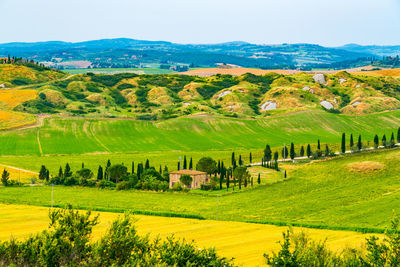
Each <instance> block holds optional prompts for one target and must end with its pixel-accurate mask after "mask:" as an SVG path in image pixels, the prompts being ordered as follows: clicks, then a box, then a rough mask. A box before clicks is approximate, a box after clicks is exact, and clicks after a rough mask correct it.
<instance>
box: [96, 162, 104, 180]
mask: <svg viewBox="0 0 400 267" xmlns="http://www.w3.org/2000/svg"><path fill="white" fill-rule="evenodd" d="M97 180H103V167H101V166H100V165H99V168H98V169H97Z"/></svg>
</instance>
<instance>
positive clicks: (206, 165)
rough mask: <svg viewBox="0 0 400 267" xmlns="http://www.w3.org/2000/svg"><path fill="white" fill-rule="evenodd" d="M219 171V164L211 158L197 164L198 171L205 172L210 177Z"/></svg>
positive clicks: (204, 158)
mask: <svg viewBox="0 0 400 267" xmlns="http://www.w3.org/2000/svg"><path fill="white" fill-rule="evenodd" d="M216 169H217V162H216V161H215V160H213V159H212V158H210V157H203V158H201V159H200V160H199V162H197V165H196V170H198V171H203V172H206V173H208V174H209V175H211V174H213V173H214V172H215V170H216Z"/></svg>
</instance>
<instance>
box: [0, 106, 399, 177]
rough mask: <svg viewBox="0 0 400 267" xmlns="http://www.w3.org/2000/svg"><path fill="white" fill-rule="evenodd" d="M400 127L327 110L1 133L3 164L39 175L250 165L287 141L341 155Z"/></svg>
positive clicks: (54, 125) (54, 123)
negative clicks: (115, 165)
mask: <svg viewBox="0 0 400 267" xmlns="http://www.w3.org/2000/svg"><path fill="white" fill-rule="evenodd" d="M399 126H400V111H392V112H385V113H380V114H374V115H366V116H358V117H353V116H345V115H336V114H330V113H326V112H323V111H310V112H300V113H294V114H289V115H284V116H276V117H270V118H267V119H234V118H224V117H213V116H197V117H182V118H177V119H170V120H167V121H157V122H148V121H136V120H123V119H122V120H121V119H114V120H111V119H80V118H49V119H46V120H45V123H44V126H42V127H40V128H31V129H26V130H19V131H3V132H1V133H0V142H1V143H2V148H1V150H0V154H1V155H2V157H1V158H0V163H3V164H7V165H13V166H18V167H23V168H27V169H30V170H34V171H37V170H38V169H39V167H40V165H41V164H46V165H47V166H49V168H50V169H51V170H53V171H55V170H57V168H58V167H59V166H60V165H64V164H65V163H66V162H70V163H72V164H73V165H75V166H76V167H78V166H80V164H81V163H82V162H85V163H87V164H89V165H88V166H89V167H92V168H97V166H98V165H99V164H104V162H106V161H107V159H111V160H112V161H114V162H124V163H126V164H128V165H130V163H131V161H135V162H140V161H142V162H143V161H145V160H146V159H147V158H149V159H150V160H151V161H152V163H153V164H155V165H156V166H158V165H160V164H162V165H168V166H169V167H172V168H175V167H176V162H177V161H178V159H179V156H183V155H187V156H188V157H193V158H194V160H195V161H196V160H198V159H199V158H201V157H202V156H205V155H209V156H212V157H214V158H215V159H221V160H226V162H229V158H230V155H231V152H232V151H235V152H236V153H237V154H242V155H243V157H244V158H245V159H247V158H248V154H249V152H250V151H251V152H253V158H254V159H255V161H259V159H260V158H261V153H262V149H263V148H264V147H265V144H267V143H268V144H270V145H271V146H272V147H280V146H282V145H283V144H284V143H286V144H289V143H290V142H294V143H295V144H297V145H298V144H307V143H313V144H314V145H315V143H316V141H317V139H320V140H321V142H322V143H329V144H333V145H331V147H333V148H337V144H338V143H339V142H340V140H341V133H342V132H346V133H348V134H350V133H353V134H354V135H355V137H356V136H358V134H361V135H362V137H363V141H364V142H365V143H367V141H369V142H370V144H372V142H371V141H372V140H373V136H374V135H375V134H378V135H379V136H382V134H384V133H385V134H386V136H387V137H388V138H390V134H391V132H393V131H396V130H397V127H399ZM39 141H40V143H39ZM334 144H336V147H335V145H334ZM297 149H299V148H298V147H297ZM42 154H43V155H42Z"/></svg>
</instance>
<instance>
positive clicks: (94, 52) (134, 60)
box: [0, 38, 373, 69]
mask: <svg viewBox="0 0 400 267" xmlns="http://www.w3.org/2000/svg"><path fill="white" fill-rule="evenodd" d="M10 54H11V55H16V56H18V57H24V58H29V59H34V60H35V61H39V62H42V63H45V64H46V65H48V66H57V67H60V68H87V67H89V66H90V67H93V68H110V67H112V68H132V67H149V66H153V67H154V66H155V65H157V66H158V67H159V66H160V65H165V64H169V65H171V66H182V65H184V66H186V67H188V66H195V67H215V66H216V65H217V64H218V63H228V64H234V65H238V66H242V67H252V68H254V67H263V68H268V69H271V68H284V67H285V68H296V67H298V66H307V65H313V64H330V63H335V62H340V61H344V60H355V59H358V58H361V57H371V56H373V54H370V53H366V52H363V51H362V52H357V51H347V50H345V49H339V48H330V47H323V46H320V45H314V44H280V45H263V44H250V43H246V42H228V43H220V44H176V43H171V42H165V41H146V40H135V39H127V38H119V39H103V40H93V41H87V42H78V43H69V42H59V41H57V42H54V41H51V42H38V43H7V44H0V56H7V55H10Z"/></svg>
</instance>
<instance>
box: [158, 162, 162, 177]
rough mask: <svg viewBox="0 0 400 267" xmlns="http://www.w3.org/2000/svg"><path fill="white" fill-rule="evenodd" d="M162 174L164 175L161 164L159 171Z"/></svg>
mask: <svg viewBox="0 0 400 267" xmlns="http://www.w3.org/2000/svg"><path fill="white" fill-rule="evenodd" d="M158 172H159V173H160V174H161V175H162V168H161V164H160V170H159V171H158Z"/></svg>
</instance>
